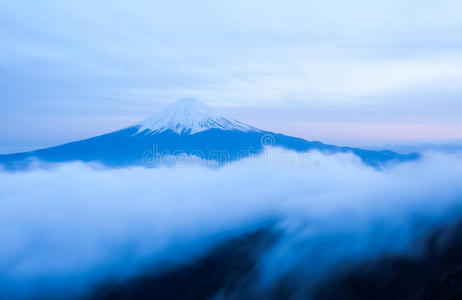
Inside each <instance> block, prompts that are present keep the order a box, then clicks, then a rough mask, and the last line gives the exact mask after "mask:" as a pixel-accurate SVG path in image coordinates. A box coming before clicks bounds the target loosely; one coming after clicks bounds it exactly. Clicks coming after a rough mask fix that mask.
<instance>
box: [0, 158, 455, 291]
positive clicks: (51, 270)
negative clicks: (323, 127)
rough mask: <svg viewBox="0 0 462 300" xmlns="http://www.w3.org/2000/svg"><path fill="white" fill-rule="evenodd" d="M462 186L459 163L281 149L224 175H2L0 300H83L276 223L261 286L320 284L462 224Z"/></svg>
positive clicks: (196, 169) (51, 171) (74, 166)
mask: <svg viewBox="0 0 462 300" xmlns="http://www.w3.org/2000/svg"><path fill="white" fill-rule="evenodd" d="M461 176H462V157H461V156H458V155H443V154H438V153H426V154H425V155H424V156H423V158H422V159H420V160H419V161H416V162H409V163H404V164H401V165H396V166H389V167H388V168H386V169H385V170H384V171H378V170H376V169H373V168H371V167H368V166H366V165H363V164H362V163H361V162H360V161H359V159H358V158H356V157H354V156H353V155H349V154H348V155H347V154H341V155H340V154H339V155H328V156H326V155H322V154H320V153H317V152H314V153H311V154H310V155H307V154H297V153H294V152H289V151H284V150H280V149H271V150H268V151H266V152H265V153H264V154H263V155H261V156H258V157H253V158H247V159H244V160H241V161H238V162H234V163H231V164H228V165H226V166H224V167H220V168H211V167H207V166H198V164H197V161H196V162H195V163H192V162H190V161H184V162H182V163H179V164H178V165H177V166H174V167H164V168H157V169H148V168H141V167H140V168H127V169H106V168H104V167H101V166H99V165H96V164H83V163H70V164H63V165H59V166H55V167H52V168H48V169H43V168H37V169H33V170H30V171H27V172H14V173H10V172H7V171H1V172H0V201H1V202H0V205H1V209H0V245H1V246H0V298H1V299H10V298H24V297H31V296H37V295H42V296H47V297H50V296H51V297H52V296H58V297H59V296H62V295H63V293H65V294H66V295H67V296H69V297H70V296H72V295H79V293H80V292H82V291H84V290H86V289H87V288H89V287H90V286H92V285H93V284H96V283H98V282H99V281H101V280H104V279H105V278H108V277H124V276H128V275H131V274H134V273H136V272H139V271H140V270H143V269H144V268H147V267H151V266H156V265H158V268H159V269H161V268H162V265H164V264H165V263H173V264H174V263H178V262H184V261H188V260H193V259H194V257H196V256H198V255H200V254H203V253H204V252H205V251H207V249H210V247H212V246H214V245H216V244H218V243H220V242H222V241H224V240H226V239H228V238H230V237H234V236H237V235H239V234H242V233H244V232H249V231H252V230H255V229H256V228H258V227H259V226H261V225H262V224H267V223H269V222H273V223H272V224H275V225H274V226H275V228H277V230H280V232H281V238H280V239H279V240H278V242H277V243H276V245H275V246H273V247H271V248H270V249H269V250H268V251H267V252H266V253H265V255H263V256H262V258H261V263H260V264H259V272H260V284H261V285H267V284H271V282H273V281H274V280H275V279H277V278H278V277H279V276H282V275H284V274H285V273H286V272H299V273H300V274H303V275H304V276H305V277H306V278H310V277H312V278H318V277H320V276H322V275H323V273H324V272H325V271H327V270H328V269H329V268H330V267H332V266H335V265H336V264H338V263H340V262H345V261H348V260H349V259H351V260H354V259H361V258H368V257H372V256H375V255H379V254H382V253H384V252H388V253H390V252H397V251H398V252H401V251H409V249H410V245H411V244H412V243H413V240H414V239H415V238H417V237H419V236H420V235H423V234H425V233H426V231H427V230H428V229H430V228H432V227H433V226H436V225H439V224H443V223H450V222H452V221H455V220H457V218H458V217H460V214H459V213H460V212H461V211H460V208H461V207H462V184H461V180H460V179H461ZM307 258H308V259H309V261H310V265H309V266H305V265H303V264H301V263H300V262H303V261H307Z"/></svg>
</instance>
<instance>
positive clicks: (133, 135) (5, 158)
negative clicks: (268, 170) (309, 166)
mask: <svg viewBox="0 0 462 300" xmlns="http://www.w3.org/2000/svg"><path fill="white" fill-rule="evenodd" d="M270 146H275V147H282V148H285V149H289V150H294V151H297V152H301V151H309V150H318V151H321V152H323V153H326V154H335V153H345V152H351V153H353V154H354V155H356V156H358V157H359V158H360V159H361V160H362V161H363V162H364V163H365V164H367V165H370V166H372V167H376V168H381V167H382V166H384V165H385V164H386V163H389V162H402V161H408V160H415V159H417V158H418V157H419V154H417V153H411V154H398V153H396V152H392V151H369V150H363V149H359V148H352V147H339V146H334V145H327V144H323V143H321V142H318V141H307V140H304V139H301V138H296V137H291V136H286V135H283V134H278V133H274V132H270V131H265V130H261V129H258V128H255V127H252V126H249V125H246V124H243V123H241V122H239V121H236V120H234V119H231V118H227V117H225V116H223V115H221V114H220V113H218V112H217V111H215V110H214V109H213V108H211V107H209V106H208V105H207V104H205V103H203V102H201V101H199V100H197V99H193V98H189V99H180V100H178V101H177V102H175V103H174V104H172V105H171V106H169V107H168V108H167V109H165V110H163V111H161V112H159V113H158V114H156V115H154V116H152V117H150V118H148V119H146V120H144V121H142V122H141V123H139V124H136V125H134V126H131V127H128V128H125V129H121V130H118V131H114V132H111V133H107V134H104V135H100V136H96V137H93V138H89V139H85V140H80V141H76V142H71V143H67V144H64V145H60V146H56V147H50V148H45V149H39V150H35V151H30V152H23V153H16V154H7V155H0V164H1V165H2V166H3V167H4V168H5V169H10V170H17V169H24V168H27V167H28V166H29V165H30V164H31V163H32V162H33V161H36V160H39V161H43V162H46V163H50V162H51V163H60V162H68V161H83V162H98V163H101V164H103V165H105V166H109V167H124V166H137V165H138V166H148V167H152V166H158V165H159V164H160V163H161V162H162V161H161V160H162V159H163V158H164V157H175V156H178V155H192V156H198V157H200V158H202V159H206V160H209V161H214V162H218V163H220V164H222V163H226V162H230V161H235V160H238V159H240V158H243V157H246V156H249V155H254V154H258V153H261V152H262V151H264V149H266V148H268V147H270Z"/></svg>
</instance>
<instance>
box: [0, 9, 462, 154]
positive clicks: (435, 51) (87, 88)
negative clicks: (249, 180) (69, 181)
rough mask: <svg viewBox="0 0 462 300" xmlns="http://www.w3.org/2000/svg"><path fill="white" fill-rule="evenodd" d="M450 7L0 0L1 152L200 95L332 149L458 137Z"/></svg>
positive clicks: (456, 49) (77, 134)
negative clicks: (345, 145)
mask: <svg viewBox="0 0 462 300" xmlns="http://www.w3.org/2000/svg"><path fill="white" fill-rule="evenodd" d="M461 11H462V2H460V1H441V0H439V1H436V0H428V1H415V0H407V1H406V0H401V1H395V0H391V1H370V0H369V1H365V0H354V1H340V0H331V1H307V0H303V1H302V0H300V1H291V0H289V1H260V0H256V1H240V0H233V1H133V0H132V1H105V0H103V1H87V0H81V1H21V2H19V1H11V0H4V1H2V2H1V3H0V36H1V37H2V38H1V40H0V43H1V44H0V152H4V153H5V152H12V151H20V150H23V149H24V150H25V149H31V148H34V147H40V146H49V145H55V144H59V143H62V142H67V141H71V140H74V139H79V138H85V137H90V136H93V135H97V134H101V133H105V132H108V131H112V130H115V129H119V128H122V127H125V126H128V125H132V124H134V123H136V122H138V121H139V120H141V119H143V118H145V117H147V116H149V115H151V114H153V113H155V112H157V111H159V110H160V109H162V108H164V107H165V106H166V105H168V104H169V103H171V102H173V101H175V100H176V99H178V98H182V97H198V98H201V99H202V100H204V101H205V102H207V103H209V104H211V105H213V106H216V107H220V108H221V109H222V110H224V111H225V112H227V113H228V114H229V115H231V116H233V117H235V118H236V119H239V120H241V121H244V122H247V123H249V124H251V125H254V126H257V127H261V128H264V129H269V130H274V131H279V132H283V133H287V134H291V135H297V136H302V137H305V138H307V139H313V140H322V141H325V142H330V143H338V144H374V143H382V142H403V141H422V140H435V139H459V138H462V118H461V117H460V116H461V115H462V100H461V96H462V18H460V12H461Z"/></svg>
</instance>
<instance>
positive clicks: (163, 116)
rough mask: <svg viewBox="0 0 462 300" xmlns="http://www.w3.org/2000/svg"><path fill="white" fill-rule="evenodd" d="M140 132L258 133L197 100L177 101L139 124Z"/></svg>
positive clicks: (254, 129)
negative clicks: (205, 131)
mask: <svg viewBox="0 0 462 300" xmlns="http://www.w3.org/2000/svg"><path fill="white" fill-rule="evenodd" d="M139 126H140V128H139V131H138V132H144V131H146V130H148V132H147V133H157V132H162V131H166V130H172V131H174V132H176V133H178V134H194V133H197V132H201V131H204V130H207V129H211V128H217V129H221V130H239V131H257V130H258V129H256V128H254V127H252V126H249V125H246V124H243V123H241V122H239V121H236V120H233V119H229V118H226V117H224V116H221V115H220V114H218V113H217V112H216V111H215V110H214V109H212V108H211V107H210V106H208V105H207V104H205V103H203V102H201V101H200V100H198V99H195V98H186V99H180V100H177V101H176V102H175V103H173V104H172V105H170V106H169V107H167V108H166V109H165V110H163V111H161V112H159V113H157V114H156V115H154V116H152V117H150V118H148V119H146V120H144V121H143V122H141V124H139Z"/></svg>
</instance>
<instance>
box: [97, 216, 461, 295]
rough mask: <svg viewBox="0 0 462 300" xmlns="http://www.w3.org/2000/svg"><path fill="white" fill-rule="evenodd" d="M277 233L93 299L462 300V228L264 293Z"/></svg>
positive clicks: (104, 290) (245, 239) (234, 243)
mask: <svg viewBox="0 0 462 300" xmlns="http://www.w3.org/2000/svg"><path fill="white" fill-rule="evenodd" d="M277 236H278V235H277V234H275V233H274V231H272V230H270V229H262V230H260V231H257V232H255V233H252V234H249V235H245V236H242V237H240V238H237V239H233V240H231V241H229V242H226V243H224V244H223V245H221V246H220V247H217V248H216V249H214V250H212V251H211V252H210V253H209V254H207V255H205V256H204V257H202V258H201V259H199V260H197V261H195V262H193V263H191V264H186V265H182V266H179V267H177V268H175V269H171V270H169V271H165V272H164V273H161V274H159V273H156V274H154V273H152V274H148V273H146V274H142V275H139V276H136V277H134V278H131V279H129V280H127V281H124V282H106V283H105V284H102V285H100V286H99V287H98V289H97V290H96V291H95V292H94V293H93V294H92V296H91V297H90V299H104V300H118V299H317V300H331V299H332V300H338V299H344V300H350V299H351V300H357V299H365V300H366V299H367V300H370V299H377V300H388V299H390V300H391V299H406V300H418V299H419V300H420V299H435V300H436V299H438V300H440V299H442V300H444V299H462V223H459V224H457V225H455V226H452V227H449V228H440V229H438V230H435V231H434V232H432V233H431V234H429V235H428V236H427V237H426V238H425V239H424V240H423V241H422V242H421V244H420V246H419V250H420V251H419V253H421V254H420V255H419V256H410V255H393V256H382V257H379V258H376V259H374V260H368V261H363V262H360V263H355V264H351V265H346V266H344V267H342V268H341V271H339V270H336V271H332V272H331V273H330V274H329V275H328V276H326V277H324V278H320V280H319V281H318V282H315V283H313V282H309V280H308V279H307V280H304V279H303V278H300V277H297V276H293V275H291V274H288V275H287V276H285V277H284V278H282V279H280V280H279V281H277V282H276V283H275V284H273V285H271V286H270V287H266V288H263V287H261V286H260V285H258V276H259V273H258V269H257V267H258V262H259V260H260V258H261V257H262V255H263V254H264V253H265V251H266V250H268V249H269V248H270V247H271V246H272V245H273V244H274V243H275V242H277V240H278V238H277ZM300 264H304V265H306V267H309V266H310V264H309V262H306V261H301V262H300ZM308 287H309V288H308Z"/></svg>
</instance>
